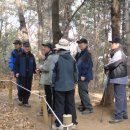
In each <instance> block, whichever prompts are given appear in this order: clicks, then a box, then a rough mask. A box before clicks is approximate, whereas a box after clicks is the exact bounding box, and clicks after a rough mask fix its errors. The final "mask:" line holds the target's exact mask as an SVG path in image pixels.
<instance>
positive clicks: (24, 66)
mask: <svg viewBox="0 0 130 130" xmlns="http://www.w3.org/2000/svg"><path fill="white" fill-rule="evenodd" d="M35 70H36V62H35V58H34V55H33V54H32V53H31V52H29V53H28V54H26V53H25V52H22V53H20V54H19V55H18V56H17V58H16V62H15V74H17V73H19V76H21V77H32V76H33V73H35Z"/></svg>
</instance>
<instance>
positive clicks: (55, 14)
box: [52, 0, 62, 44]
mask: <svg viewBox="0 0 130 130" xmlns="http://www.w3.org/2000/svg"><path fill="white" fill-rule="evenodd" d="M52 32H53V43H54V44H56V43H58V42H59V40H60V39H61V37H62V33H61V30H60V26H59V0H52Z"/></svg>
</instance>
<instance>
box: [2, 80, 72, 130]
mask: <svg viewBox="0 0 130 130" xmlns="http://www.w3.org/2000/svg"><path fill="white" fill-rule="evenodd" d="M0 82H12V83H13V84H15V85H17V86H19V87H20V88H22V89H24V90H26V91H28V92H30V93H31V94H33V95H35V96H38V97H40V98H43V99H44V101H45V103H46V104H47V106H48V107H49V109H50V110H51V112H52V114H53V115H54V117H55V118H56V119H57V121H58V122H59V123H60V125H61V126H62V127H64V128H67V130H69V127H71V126H72V125H73V123H71V124H69V125H64V124H63V123H62V122H61V121H60V119H59V118H58V117H57V115H56V114H55V112H54V111H53V109H52V108H51V106H50V105H49V104H48V102H47V101H46V98H45V97H46V95H44V96H41V95H39V94H37V93H35V92H32V91H30V90H28V89H26V88H24V87H23V86H21V85H19V84H17V83H16V82H14V81H12V80H0Z"/></svg>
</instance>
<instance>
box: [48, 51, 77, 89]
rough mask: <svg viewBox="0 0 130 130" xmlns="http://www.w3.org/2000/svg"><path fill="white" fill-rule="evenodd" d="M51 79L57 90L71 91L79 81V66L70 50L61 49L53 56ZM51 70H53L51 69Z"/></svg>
mask: <svg viewBox="0 0 130 130" xmlns="http://www.w3.org/2000/svg"><path fill="white" fill-rule="evenodd" d="M50 68H51V70H52V74H51V79H52V84H54V89H55V91H70V90H73V89H74V87H75V82H76V81H77V67H76V62H75V60H74V58H73V57H72V56H71V55H70V52H69V51H63V50H62V51H60V52H59V53H58V54H56V55H55V56H54V57H53V58H52V63H51V67H50ZM50 72H51V71H50Z"/></svg>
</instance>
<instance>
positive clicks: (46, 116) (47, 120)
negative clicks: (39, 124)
mask: <svg viewBox="0 0 130 130" xmlns="http://www.w3.org/2000/svg"><path fill="white" fill-rule="evenodd" d="M42 107H43V120H44V122H45V123H46V124H48V123H49V118H48V111H47V105H46V102H45V100H44V99H43V98H42Z"/></svg>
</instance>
